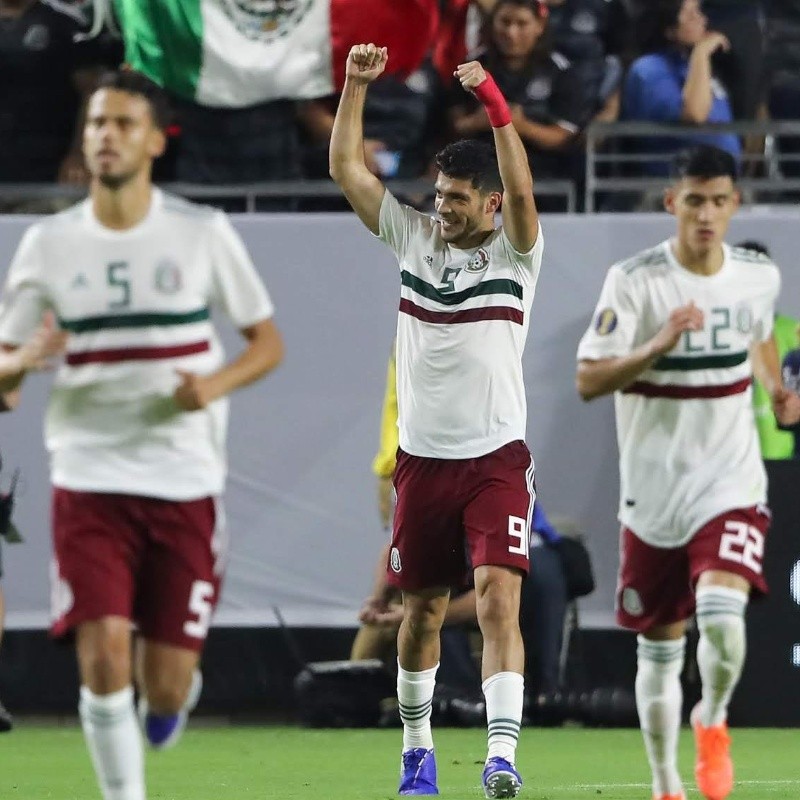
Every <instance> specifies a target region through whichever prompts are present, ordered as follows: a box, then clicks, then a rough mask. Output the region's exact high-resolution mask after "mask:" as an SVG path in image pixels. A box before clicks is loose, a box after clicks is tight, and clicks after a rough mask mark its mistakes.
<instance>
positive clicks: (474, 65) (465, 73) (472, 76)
mask: <svg viewBox="0 0 800 800" xmlns="http://www.w3.org/2000/svg"><path fill="white" fill-rule="evenodd" d="M453 74H454V75H455V76H456V78H458V79H459V80H460V81H461V85H462V86H463V87H464V89H465V90H466V91H468V92H474V91H475V89H477V88H478V86H480V85H481V84H482V83H483V82H484V81H485V80H486V72H485V70H484V69H483V66H482V65H481V63H480V62H479V61H468V62H467V63H466V64H459V65H458V68H457V69H456V71H455V72H454V73H453Z"/></svg>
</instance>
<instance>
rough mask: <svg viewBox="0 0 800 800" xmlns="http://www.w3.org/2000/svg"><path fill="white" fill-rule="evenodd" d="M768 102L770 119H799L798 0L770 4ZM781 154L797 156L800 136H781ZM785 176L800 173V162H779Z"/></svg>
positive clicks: (799, 40)
mask: <svg viewBox="0 0 800 800" xmlns="http://www.w3.org/2000/svg"><path fill="white" fill-rule="evenodd" d="M766 51H767V56H766V66H765V73H766V85H767V105H768V109H769V116H770V117H771V118H772V119H780V120H795V121H797V120H800V0H782V2H772V3H770V4H769V11H768V15H767V45H766ZM777 146H778V151H779V154H781V155H787V156H798V155H800V137H795V136H788V137H780V139H778V141H777ZM780 170H781V173H782V174H783V175H784V176H786V177H792V178H796V177H798V176H800V161H797V162H794V163H792V162H790V161H785V162H781V165H780Z"/></svg>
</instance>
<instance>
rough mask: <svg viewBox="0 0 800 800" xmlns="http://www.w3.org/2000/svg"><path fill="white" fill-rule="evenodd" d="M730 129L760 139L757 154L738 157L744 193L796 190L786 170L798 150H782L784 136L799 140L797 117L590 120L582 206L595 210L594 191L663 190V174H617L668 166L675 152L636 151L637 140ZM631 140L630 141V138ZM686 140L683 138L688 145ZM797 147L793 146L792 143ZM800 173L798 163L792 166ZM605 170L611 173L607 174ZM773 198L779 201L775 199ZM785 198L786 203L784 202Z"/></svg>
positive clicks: (797, 181) (799, 186)
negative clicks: (707, 121)
mask: <svg viewBox="0 0 800 800" xmlns="http://www.w3.org/2000/svg"><path fill="white" fill-rule="evenodd" d="M720 133H733V134H736V135H738V136H740V137H743V138H747V137H761V139H762V141H760V143H759V147H758V150H757V151H756V152H749V151H747V150H746V151H745V152H743V154H742V158H741V168H742V177H741V178H740V180H739V185H740V187H741V188H742V189H743V190H744V191H746V192H753V193H756V192H758V193H761V192H766V193H775V194H776V195H778V194H780V193H782V192H798V191H800V177H786V176H785V175H784V174H783V171H784V168H785V167H787V166H788V165H791V164H794V165H797V164H798V163H799V162H800V152H798V153H788V152H787V153H782V152H781V140H782V139H783V138H784V137H792V138H795V139H800V121H796V120H791V121H789V120H765V121H758V122H756V121H753V122H735V123H729V124H725V125H722V124H715V125H686V124H677V123H676V124H666V123H651V122H611V123H606V122H603V123H599V122H597V123H593V124H592V125H590V126H589V127H588V128H587V129H586V132H585V138H586V173H585V184H584V206H583V207H584V210H585V211H586V212H587V213H593V212H595V211H596V210H597V200H598V195H600V194H603V195H605V196H607V197H608V196H613V195H615V194H616V195H619V194H621V193H641V194H645V193H647V192H655V191H658V190H660V189H663V188H664V186H665V185H666V184H667V178H664V177H654V176H652V175H650V176H633V175H620V174H619V173H620V172H623V171H626V172H631V171H634V169H635V166H636V165H637V164H644V163H656V162H658V163H659V164H661V165H664V166H666V165H667V164H668V162H669V161H670V160H671V158H672V155H673V153H672V152H665V153H642V152H636V150H635V148H636V140H639V141H640V142H641V141H642V140H646V139H658V138H664V137H667V138H680V137H685V136H687V135H691V136H695V135H697V134H720ZM632 140H633V141H632ZM688 144H689V143H688V142H687V145H688ZM795 146H797V145H795ZM795 171H796V172H797V174H798V175H800V167H797V168H796V170H795ZM606 173H611V174H610V175H609V174H606ZM775 201H776V202H781V198H780V197H777V198H776V200H775ZM784 202H785V201H784Z"/></svg>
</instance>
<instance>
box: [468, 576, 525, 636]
mask: <svg viewBox="0 0 800 800" xmlns="http://www.w3.org/2000/svg"><path fill="white" fill-rule="evenodd" d="M477 611H478V624H479V625H480V628H481V630H482V631H483V633H484V635H486V634H487V633H489V632H492V631H498V632H499V631H503V630H506V629H508V630H512V629H514V628H518V627H519V599H518V598H517V597H516V595H513V594H511V593H509V592H505V591H503V590H502V588H501V587H500V586H496V587H490V588H489V589H487V591H486V592H484V593H483V594H482V595H481V597H479V598H478V608H477Z"/></svg>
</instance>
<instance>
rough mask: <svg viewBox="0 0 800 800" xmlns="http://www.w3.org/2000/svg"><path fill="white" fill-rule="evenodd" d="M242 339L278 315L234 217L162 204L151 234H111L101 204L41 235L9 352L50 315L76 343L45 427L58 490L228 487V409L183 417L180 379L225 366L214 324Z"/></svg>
mask: <svg viewBox="0 0 800 800" xmlns="http://www.w3.org/2000/svg"><path fill="white" fill-rule="evenodd" d="M212 308H219V309H221V310H222V311H224V312H225V313H227V315H228V316H229V317H230V318H231V320H232V321H233V323H234V324H235V325H236V326H237V327H238V328H244V327H247V326H249V325H252V324H254V323H256V322H259V321H260V320H264V319H267V318H269V317H270V316H272V303H271V301H270V298H269V295H268V293H267V291H266V289H265V287H264V285H263V283H262V282H261V279H260V278H259V277H258V275H257V273H256V271H255V268H254V267H253V263H252V261H251V259H250V256H249V255H248V253H247V251H246V249H245V247H244V245H243V244H242V241H241V239H240V238H239V236H238V234H237V233H236V232H235V231H234V229H233V227H232V226H231V224H230V222H228V220H227V218H226V217H225V215H224V214H222V213H221V212H218V211H214V210H212V209H208V208H204V207H202V206H197V205H194V204H192V203H188V202H186V201H184V200H180V199H178V198H176V197H172V196H170V195H167V194H164V193H162V192H161V191H159V190H154V191H153V196H152V202H151V207H150V210H149V212H148V214H147V216H146V217H145V219H144V220H142V222H141V223H139V224H138V225H136V226H135V227H134V228H131V229H129V230H125V231H113V230H110V229H108V228H105V227H103V226H102V225H100V223H99V222H98V221H97V219H96V218H95V216H94V213H93V211H92V206H91V202H90V201H89V200H87V201H84V202H83V203H80V204H78V205H77V206H75V207H73V208H72V209H69V210H68V211H65V212H63V213H61V214H57V215H55V216H54V217H50V218H48V219H46V220H43V221H41V222H38V223H36V224H35V225H33V226H31V227H30V228H29V229H28V230H27V231H26V233H25V235H24V237H23V239H22V242H21V243H20V245H19V248H18V250H17V253H16V255H15V257H14V260H13V263H12V265H11V268H10V270H9V273H8V279H7V285H6V289H5V293H4V297H3V300H2V304H1V305H0V341H1V342H5V343H8V344H21V343H22V342H24V341H25V340H26V339H27V338H28V337H29V336H30V334H31V333H32V331H33V330H34V329H35V328H36V326H37V325H38V324H39V322H40V320H41V317H42V313H43V311H44V310H45V309H52V310H53V311H54V312H55V314H56V315H57V317H58V319H59V322H60V325H61V326H62V328H64V329H65V330H67V331H68V332H69V339H68V345H67V353H66V356H65V362H64V365H63V366H62V367H61V368H60V369H59V371H58V373H57V375H56V379H55V385H54V387H53V392H52V394H51V397H50V404H49V407H48V411H47V417H46V422H45V438H46V442H47V447H48V450H49V451H50V454H51V473H52V480H53V483H54V484H55V485H56V486H61V487H64V488H66V489H73V490H78V491H96V492H120V493H125V494H136V495H146V496H150V497H160V498H165V499H170V500H190V499H195V498H199V497H204V496H209V495H217V494H219V493H220V492H221V491H222V489H223V485H224V481H225V471H226V461H225V434H226V426H227V413H228V403H227V400H226V399H221V400H217V401H216V402H214V403H212V404H211V406H210V407H209V408H206V409H204V410H202V411H195V412H190V413H187V412H184V411H180V410H179V409H178V408H177V407H176V405H175V403H174V401H173V399H172V396H173V393H174V391H175V388H176V387H177V385H178V383H179V378H178V375H177V373H176V370H178V369H180V370H185V371H189V372H195V373H198V374H201V375H204V374H208V373H211V372H214V371H215V370H216V369H218V368H219V367H220V366H221V365H222V364H223V360H224V353H223V351H222V347H221V345H220V342H219V340H218V338H217V335H216V333H215V331H214V327H213V325H212V322H211V309H212Z"/></svg>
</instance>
